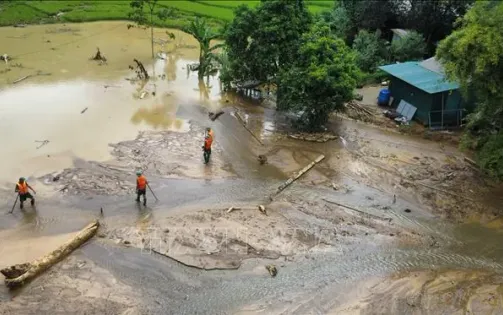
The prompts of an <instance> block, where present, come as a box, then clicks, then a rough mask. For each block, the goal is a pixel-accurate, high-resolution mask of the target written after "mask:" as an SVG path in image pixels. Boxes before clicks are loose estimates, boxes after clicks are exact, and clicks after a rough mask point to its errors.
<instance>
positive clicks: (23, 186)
mask: <svg viewBox="0 0 503 315" xmlns="http://www.w3.org/2000/svg"><path fill="white" fill-rule="evenodd" d="M28 189H31V190H32V191H33V193H34V194H35V195H36V194H37V192H36V191H35V190H34V189H33V188H32V187H31V186H30V185H28V183H27V182H26V179H25V178H24V177H21V178H19V181H18V182H17V183H16V188H15V190H14V192H16V193H18V194H19V201H20V203H19V207H20V208H21V209H23V203H24V202H25V201H26V199H30V203H31V205H32V206H34V205H35V198H33V196H32V195H31V194H30V192H29V190H28Z"/></svg>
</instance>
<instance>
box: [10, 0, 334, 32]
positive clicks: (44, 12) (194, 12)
mask: <svg viewBox="0 0 503 315" xmlns="http://www.w3.org/2000/svg"><path fill="white" fill-rule="evenodd" d="M0 3H1V4H0V26H9V25H15V24H47V23H65V22H88V21H100V20H127V19H128V18H129V17H128V13H129V12H130V11H131V8H130V6H129V3H130V1H127V0H116V1H3V2H0ZM259 3H260V1H258V0H251V1H196V0H193V1H159V2H158V6H157V7H158V9H159V10H160V9H163V8H173V9H175V14H174V16H173V17H171V18H169V19H167V20H166V21H160V20H157V21H156V24H157V26H163V27H172V28H182V27H183V26H185V25H187V23H189V22H190V20H191V19H193V18H194V17H196V16H199V17H205V18H207V19H208V22H209V23H210V25H212V26H214V27H218V26H221V25H223V24H224V23H226V22H229V21H231V20H232V18H233V17H234V13H233V10H234V9H235V8H236V7H237V6H239V5H241V4H245V5H248V6H256V5H258V4H259ZM306 3H307V4H308V7H309V10H310V11H311V12H313V13H314V12H320V11H323V10H329V9H330V7H331V6H332V5H333V3H334V2H333V1H306Z"/></svg>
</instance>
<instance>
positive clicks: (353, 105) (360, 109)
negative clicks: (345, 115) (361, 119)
mask: <svg viewBox="0 0 503 315" xmlns="http://www.w3.org/2000/svg"><path fill="white" fill-rule="evenodd" d="M346 109H349V110H352V111H355V112H358V113H361V114H363V115H366V116H369V117H372V116H374V114H373V113H372V112H371V111H369V110H368V109H366V108H365V107H364V106H363V105H361V104H360V103H358V102H355V101H349V102H347V103H346Z"/></svg>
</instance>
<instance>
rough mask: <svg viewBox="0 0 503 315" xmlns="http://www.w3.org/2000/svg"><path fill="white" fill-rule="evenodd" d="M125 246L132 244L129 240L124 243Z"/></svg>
mask: <svg viewBox="0 0 503 315" xmlns="http://www.w3.org/2000/svg"><path fill="white" fill-rule="evenodd" d="M122 243H123V244H124V245H131V242H130V241H128V240H125V241H124V242H122Z"/></svg>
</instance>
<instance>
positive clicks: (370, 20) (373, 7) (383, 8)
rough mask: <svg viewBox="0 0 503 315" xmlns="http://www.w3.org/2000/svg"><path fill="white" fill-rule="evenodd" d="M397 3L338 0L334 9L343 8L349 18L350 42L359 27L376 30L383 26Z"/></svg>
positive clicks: (384, 0)
mask: <svg viewBox="0 0 503 315" xmlns="http://www.w3.org/2000/svg"><path fill="white" fill-rule="evenodd" d="M397 3H398V2H397V1H396V0H377V1H376V0H370V1H361V0H340V1H339V5H338V6H336V7H335V10H339V11H341V10H342V9H343V11H344V12H345V13H344V14H346V15H347V18H348V19H349V26H348V27H347V28H348V34H347V36H346V37H347V42H348V43H349V44H352V43H353V39H354V38H355V36H356V34H358V32H359V30H361V29H365V30H369V31H376V30H378V29H380V28H382V27H384V26H385V23H386V21H387V20H388V19H390V18H392V17H393V15H394V14H395V11H396V4H397ZM339 7H340V8H339ZM341 8H342V9H341ZM338 14H339V15H341V14H343V13H338Z"/></svg>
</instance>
